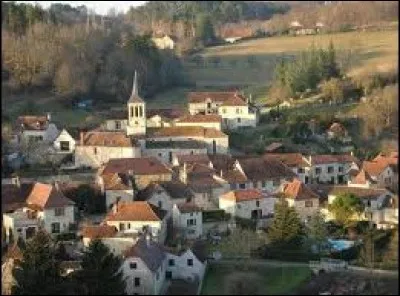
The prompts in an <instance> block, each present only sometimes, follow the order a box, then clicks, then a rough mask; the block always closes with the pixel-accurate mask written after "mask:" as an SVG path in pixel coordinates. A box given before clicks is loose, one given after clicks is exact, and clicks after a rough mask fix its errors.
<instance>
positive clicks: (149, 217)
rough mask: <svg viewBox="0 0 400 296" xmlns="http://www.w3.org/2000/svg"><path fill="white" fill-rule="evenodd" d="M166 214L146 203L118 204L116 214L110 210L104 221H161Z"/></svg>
mask: <svg viewBox="0 0 400 296" xmlns="http://www.w3.org/2000/svg"><path fill="white" fill-rule="evenodd" d="M165 215H166V212H165V211H164V210H161V209H159V208H157V207H156V206H154V205H152V204H150V203H148V202H147V201H132V202H120V203H119V204H118V205H117V212H116V213H114V211H113V210H112V211H111V212H110V213H109V214H108V215H107V217H106V218H105V221H161V220H162V219H163V218H164V216H165Z"/></svg>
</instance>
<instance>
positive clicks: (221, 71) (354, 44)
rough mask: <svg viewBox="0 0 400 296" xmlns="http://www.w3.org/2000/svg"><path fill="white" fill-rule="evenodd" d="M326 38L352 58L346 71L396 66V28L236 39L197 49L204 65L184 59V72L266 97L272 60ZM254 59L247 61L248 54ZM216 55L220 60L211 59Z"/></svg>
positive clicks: (323, 42)
mask: <svg viewBox="0 0 400 296" xmlns="http://www.w3.org/2000/svg"><path fill="white" fill-rule="evenodd" d="M330 40H332V41H333V42H334V45H335V47H336V48H337V51H338V53H339V54H338V56H339V61H342V62H343V63H345V64H346V65H349V62H345V61H344V56H345V55H342V54H341V53H346V54H348V50H349V49H351V52H352V57H353V58H352V59H351V63H350V66H349V70H348V74H349V75H357V74H359V73H362V72H373V71H386V70H389V69H393V68H397V60H398V31H397V30H392V31H380V32H347V33H336V34H324V35H313V36H281V37H267V38H260V39H254V40H248V41H244V42H239V43H236V44H230V45H223V46H215V47H210V48H207V49H206V50H204V51H203V52H201V53H200V55H202V56H203V57H204V65H203V66H197V65H196V64H195V63H193V62H190V61H187V62H185V69H186V74H187V75H188V76H189V78H190V80H191V81H194V82H196V85H197V86H198V87H199V86H202V87H205V86H214V87H221V88H227V87H232V86H238V87H241V88H242V89H244V90H245V92H246V93H252V94H253V98H254V99H256V100H261V101H265V100H266V96H265V93H266V90H267V88H266V85H267V84H268V82H269V81H270V80H271V78H272V77H273V71H274V67H275V63H276V61H277V60H278V59H279V58H281V57H282V56H286V57H294V56H296V55H298V54H299V53H300V52H301V51H303V50H306V49H307V48H308V47H309V46H310V44H311V43H312V42H314V43H315V45H317V46H324V47H326V46H327V45H328V44H329V42H330ZM250 56H252V57H253V59H254V61H253V63H249V57H250ZM214 57H219V58H220V63H219V64H217V65H216V64H215V63H213V58H214Z"/></svg>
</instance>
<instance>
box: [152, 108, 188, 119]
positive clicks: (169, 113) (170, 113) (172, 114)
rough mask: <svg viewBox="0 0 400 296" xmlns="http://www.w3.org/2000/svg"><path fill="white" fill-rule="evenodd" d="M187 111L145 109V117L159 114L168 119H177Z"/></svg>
mask: <svg viewBox="0 0 400 296" xmlns="http://www.w3.org/2000/svg"><path fill="white" fill-rule="evenodd" d="M186 113H187V111H186V110H184V109H147V110H146V117H147V118H151V117H153V116H156V115H159V116H161V117H164V118H168V119H177V118H179V117H182V116H184V115H185V114H186Z"/></svg>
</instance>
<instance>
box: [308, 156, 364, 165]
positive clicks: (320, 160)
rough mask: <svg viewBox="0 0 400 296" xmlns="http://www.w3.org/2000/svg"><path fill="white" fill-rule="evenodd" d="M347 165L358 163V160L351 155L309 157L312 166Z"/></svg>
mask: <svg viewBox="0 0 400 296" xmlns="http://www.w3.org/2000/svg"><path fill="white" fill-rule="evenodd" d="M335 162H337V163H349V162H355V163H359V160H358V159H357V158H356V157H355V156H352V155H348V154H338V155H335V154H320V155H313V156H311V163H312V164H325V163H335Z"/></svg>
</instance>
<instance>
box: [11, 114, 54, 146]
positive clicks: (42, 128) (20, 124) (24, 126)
mask: <svg viewBox="0 0 400 296" xmlns="http://www.w3.org/2000/svg"><path fill="white" fill-rule="evenodd" d="M50 120H51V117H50V114H48V115H47V116H20V117H18V119H17V123H16V124H17V127H16V128H17V137H18V142H19V143H36V142H45V143H51V142H52V141H54V139H55V138H56V137H57V135H58V134H59V131H58V129H57V126H56V125H55V124H54V123H52V122H51V121H50Z"/></svg>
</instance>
